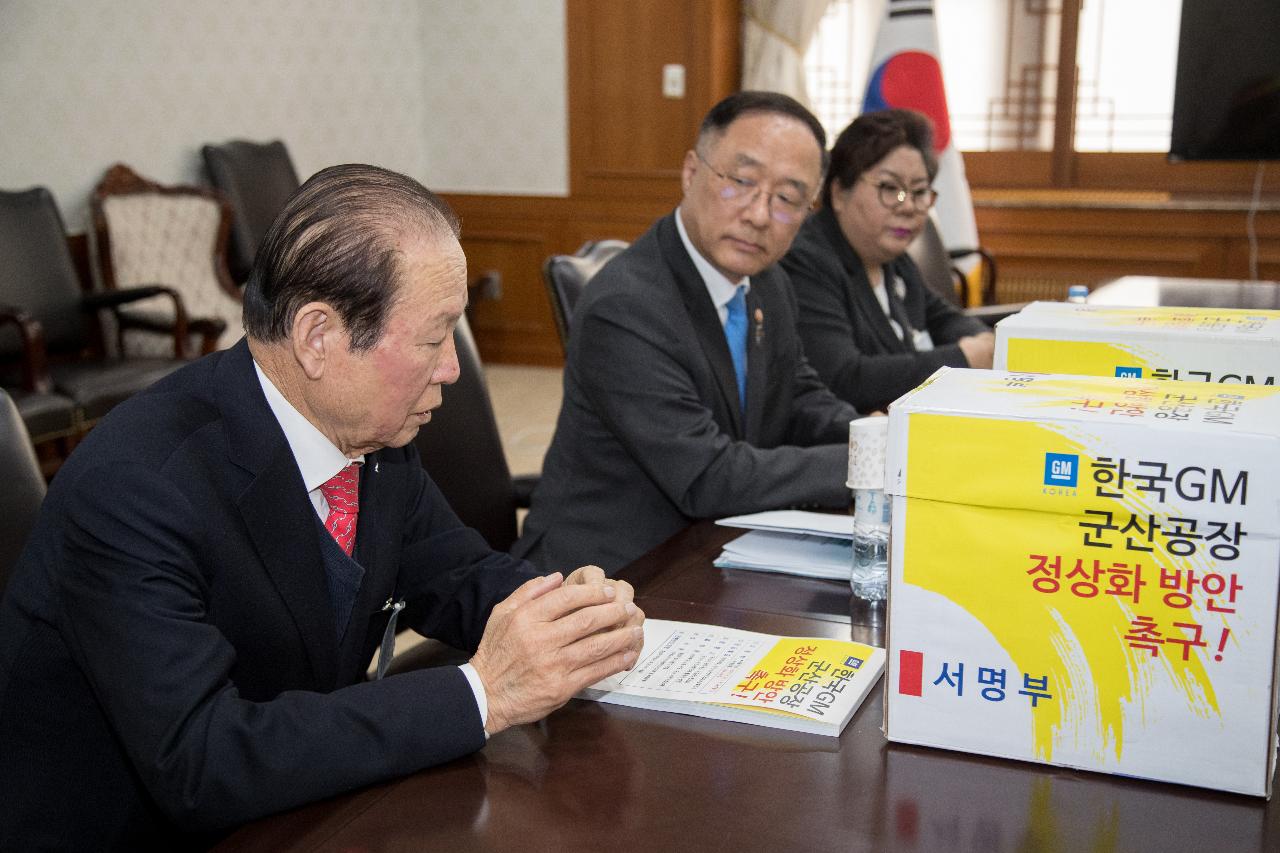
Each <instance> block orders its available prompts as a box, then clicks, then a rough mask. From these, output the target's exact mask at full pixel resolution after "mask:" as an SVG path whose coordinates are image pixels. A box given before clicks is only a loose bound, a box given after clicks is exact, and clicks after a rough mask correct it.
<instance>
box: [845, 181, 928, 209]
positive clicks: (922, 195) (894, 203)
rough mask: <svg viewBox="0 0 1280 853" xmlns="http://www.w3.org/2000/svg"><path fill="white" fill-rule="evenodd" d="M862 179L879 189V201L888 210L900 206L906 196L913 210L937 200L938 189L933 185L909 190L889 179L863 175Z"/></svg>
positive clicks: (926, 207)
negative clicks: (883, 179)
mask: <svg viewBox="0 0 1280 853" xmlns="http://www.w3.org/2000/svg"><path fill="white" fill-rule="evenodd" d="M863 180H865V181H866V182H867V183H869V184H871V185H873V186H874V187H875V188H876V189H878V190H879V191H880V193H879V195H880V203H881V204H883V205H884V206H885V207H887V208H889V209H890V210H897V209H898V208H900V207H902V205H904V204H906V202H907V199H908V198H910V199H911V206H912V208H914V209H915V210H928V209H929V208H931V207H933V205H934V202H936V201H937V200H938V191H937V190H935V189H934V188H933V187H924V188H923V189H918V190H909V189H907V188H906V187H901V186H899V185H897V184H895V183H892V182H891V181H877V180H875V179H874V178H868V177H864V178H863Z"/></svg>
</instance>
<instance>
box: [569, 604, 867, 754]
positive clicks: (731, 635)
mask: <svg viewBox="0 0 1280 853" xmlns="http://www.w3.org/2000/svg"><path fill="white" fill-rule="evenodd" d="M884 661H885V656H884V649H879V648H876V647H874V646H867V645H863V644H862V643H855V642H852V641H850V640H829V639H823V638H818V637H779V636H775V635H772V634H759V633H756V632H754V631H741V630H738V629H736V628H721V627H719V626H716V625H699V624H694V623H691V622H671V621H666V620H662V619H647V620H645V623H644V652H643V653H642V654H641V655H640V659H639V661H637V662H636V665H635V667H634V668H633V669H632V670H631V671H630V672H622V673H619V674H617V675H615V676H611V677H610V678H606V679H604V680H603V681H598V682H596V683H595V684H593V685H591V686H590V687H588V688H587V689H586V690H584V691H582V693H581V694H579V697H580V698H583V699H594V700H596V701H599V702H608V703H611V704H614V705H627V706H630V707H633V708H648V709H651V710H656V711H672V712H675V713H677V714H689V715H691V716H696V717H709V718H711V719H716V720H729V721H733V722H739V723H751V724H753V725H757V726H768V727H770V728H777V729H788V730H790V731H798V732H810V733H813V734H823V735H830V736H832V737H836V736H838V735H839V734H840V732H841V731H842V730H843V729H844V727H845V725H846V724H847V723H848V722H849V719H850V718H851V717H853V713H854V711H856V710H858V706H859V705H861V704H862V700H863V699H864V698H865V697H866V695H867V693H868V692H869V691H870V690H871V688H872V686H874V685H875V683H876V680H877V679H879V677H880V673H881V672H882V671H883V670H884Z"/></svg>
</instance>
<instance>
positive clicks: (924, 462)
mask: <svg viewBox="0 0 1280 853" xmlns="http://www.w3.org/2000/svg"><path fill="white" fill-rule="evenodd" d="M889 417H890V419H891V422H890V438H889V473H888V480H889V483H888V490H889V492H890V494H892V495H893V542H892V549H893V558H892V562H891V566H892V581H891V587H890V589H891V593H890V598H889V661H890V663H889V680H888V682H887V683H886V686H885V696H886V709H885V722H886V733H887V735H888V737H889V739H890V740H894V741H903V742H907V743H915V744H924V745H929V746H939V747H947V748H951V749H958V750H965V751H969V752H977V753H983V754H988V755H996V756H1004V757H1008V758H1018V759H1024V760H1028V761H1040V762H1045V763H1049V764H1059V765H1065V766H1069V767H1078V768H1085V769H1089V770H1098V771H1103V772H1108V773H1119V774H1124V775H1127V776H1138V777H1145V778H1149V779H1159V780H1165V781H1170V782H1181V783H1186V784H1190V785H1200V786H1204V787H1208V788H1217V789H1222V790H1226V791H1237V792H1242V793H1247V794H1256V795H1267V796H1269V795H1270V791H1271V780H1272V773H1273V770H1274V764H1275V743H1276V731H1275V725H1276V693H1275V691H1276V669H1275V667H1276V652H1277V650H1276V610H1277V587H1278V578H1280V571H1278V570H1280V548H1278V545H1277V535H1278V533H1280V389H1277V388H1274V387H1267V386H1261V385H1221V384H1210V385H1206V384H1203V383H1192V382H1173V381H1152V380H1121V379H1115V378H1101V377H1065V376H1033V375H1026V374H1012V373H1002V372H998V371H976V370H943V371H939V373H937V374H935V375H934V377H932V378H931V379H930V380H929V381H928V382H926V383H925V384H924V385H922V386H920V387H919V388H918V389H916V390H915V391H913V392H911V393H910V394H908V395H907V396H905V397H903V398H902V399H900V400H899V401H898V402H896V403H895V404H894V405H893V406H892V407H891V410H890V415H889Z"/></svg>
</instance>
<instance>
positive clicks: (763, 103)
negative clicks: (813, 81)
mask: <svg viewBox="0 0 1280 853" xmlns="http://www.w3.org/2000/svg"><path fill="white" fill-rule="evenodd" d="M750 113H777V114H778V115H784V116H790V117H791V118H793V119H795V120H796V121H798V122H800V123H801V124H803V125H804V126H805V127H807V128H809V131H810V132H811V133H812V134H813V138H814V141H815V142H817V143H818V150H819V151H821V152H822V168H823V170H824V171H825V170H826V167H827V132H826V131H825V130H823V128H822V122H820V121H818V119H817V118H816V117H815V116H814V115H813V113H811V112H809V110H808V109H806V108H805V106H804V104H802V103H800V102H799V101H797V100H796V99H795V98H793V97H791V96H790V95H784V94H782V93H781V92H755V91H745V92H735V93H734V94H732V95H730V96H729V97H727V98H725V99H724V100H722V101H721V102H720V103H718V104H716V105H715V106H714V107H712V108H711V111H710V112H708V113H707V116H706V118H704V119H703V120H702V126H701V127H699V128H698V145H699V146H701V145H702V144H703V142H704V140H709V139H710V138H711V137H718V136H719V135H720V134H722V133H724V131H725V129H726V128H728V127H729V125H731V124H733V123H734V122H735V121H737V120H738V119H740V118H742V117H743V116H744V115H748V114H750Z"/></svg>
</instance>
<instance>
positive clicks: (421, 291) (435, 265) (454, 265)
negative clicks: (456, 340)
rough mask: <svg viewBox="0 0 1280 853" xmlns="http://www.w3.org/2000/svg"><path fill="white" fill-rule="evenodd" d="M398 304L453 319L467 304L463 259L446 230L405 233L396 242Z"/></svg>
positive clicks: (464, 258) (464, 262)
mask: <svg viewBox="0 0 1280 853" xmlns="http://www.w3.org/2000/svg"><path fill="white" fill-rule="evenodd" d="M396 258H397V267H398V285H399V287H398V288H397V293H396V301H397V303H399V304H398V307H401V308H407V309H408V310H412V311H417V312H425V313H429V314H432V315H439V314H443V315H445V316H447V317H452V318H456V317H457V316H460V315H461V314H462V311H463V309H464V308H466V305H467V258H466V255H465V254H464V253H463V251H462V245H461V244H460V243H459V242H458V238H457V237H455V236H453V233H452V232H451V231H449V230H447V229H446V230H444V231H440V230H426V231H416V232H406V233H403V234H401V235H400V236H399V237H398V239H397V241H396Z"/></svg>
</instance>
